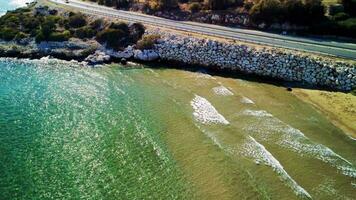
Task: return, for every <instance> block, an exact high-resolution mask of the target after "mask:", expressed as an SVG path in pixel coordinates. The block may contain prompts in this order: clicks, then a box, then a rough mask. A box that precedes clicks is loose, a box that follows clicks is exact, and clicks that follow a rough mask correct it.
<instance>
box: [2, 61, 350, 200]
mask: <svg viewBox="0 0 356 200" xmlns="http://www.w3.org/2000/svg"><path fill="white" fill-rule="evenodd" d="M0 81H1V82H0V199H303V198H310V197H311V198H313V199H353V198H354V196H356V180H355V177H356V168H355V163H356V156H355V155H356V153H355V152H356V143H355V141H353V140H351V139H350V138H348V137H346V136H344V134H343V133H342V132H341V131H340V130H339V129H338V128H336V127H334V126H333V125H332V124H331V123H330V122H328V121H327V120H326V119H325V118H324V117H323V116H322V115H320V114H319V113H318V112H316V111H315V110H314V109H312V107H310V106H309V105H307V104H305V103H303V102H301V101H299V100H298V99H296V98H295V97H294V96H292V95H291V94H290V93H288V92H286V91H285V90H284V89H283V88H279V87H277V86H273V85H268V84H263V83H255V82H250V81H245V80H240V79H232V78H222V77H218V76H210V75H207V74H204V73H201V72H188V71H179V70H173V69H148V68H142V66H140V65H136V66H133V68H123V67H120V66H105V67H102V68H87V67H82V66H79V65H78V64H76V63H68V62H62V61H56V60H41V61H26V60H25V61H24V60H22V61H18V60H13V59H1V60H0Z"/></svg>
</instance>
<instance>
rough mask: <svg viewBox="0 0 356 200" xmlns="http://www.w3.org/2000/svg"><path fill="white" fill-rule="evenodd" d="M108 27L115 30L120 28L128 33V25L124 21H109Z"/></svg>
mask: <svg viewBox="0 0 356 200" xmlns="http://www.w3.org/2000/svg"><path fill="white" fill-rule="evenodd" d="M109 28H111V29H117V30H122V31H123V32H124V33H126V34H128V33H129V26H128V25H127V24H126V23H124V22H119V23H111V24H110V26H109Z"/></svg>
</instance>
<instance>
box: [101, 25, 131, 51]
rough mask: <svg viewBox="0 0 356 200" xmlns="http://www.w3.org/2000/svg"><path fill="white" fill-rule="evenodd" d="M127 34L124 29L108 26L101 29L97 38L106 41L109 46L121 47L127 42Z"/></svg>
mask: <svg viewBox="0 0 356 200" xmlns="http://www.w3.org/2000/svg"><path fill="white" fill-rule="evenodd" d="M125 36H127V35H126V34H125V33H124V32H123V31H122V30H119V29H110V28H108V29H105V30H103V31H100V32H99V33H98V34H97V35H96V39H97V40H98V41H99V42H101V43H106V45H107V46H108V47H111V48H114V49H120V48H121V47H123V46H124V45H125V44H126V42H127V41H126V38H125Z"/></svg>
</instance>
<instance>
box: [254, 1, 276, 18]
mask: <svg viewBox="0 0 356 200" xmlns="http://www.w3.org/2000/svg"><path fill="white" fill-rule="evenodd" d="M250 15H251V17H252V19H253V20H254V21H256V22H262V21H263V22H268V23H273V22H278V21H280V20H281V18H282V7H281V2H280V1H279V0H260V1H259V2H258V3H257V4H255V5H253V6H252V8H251V10H250Z"/></svg>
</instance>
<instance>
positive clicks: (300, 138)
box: [243, 110, 356, 177]
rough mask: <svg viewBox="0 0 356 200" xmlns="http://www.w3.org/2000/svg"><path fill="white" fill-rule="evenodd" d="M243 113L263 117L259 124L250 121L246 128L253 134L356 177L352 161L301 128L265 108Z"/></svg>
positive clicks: (355, 169)
mask: <svg viewBox="0 0 356 200" xmlns="http://www.w3.org/2000/svg"><path fill="white" fill-rule="evenodd" d="M243 114H245V115H250V116H255V117H257V118H259V119H261V120H258V121H257V124H254V123H250V124H249V126H248V127H247V128H245V129H246V130H248V131H249V132H250V133H251V134H254V135H255V136H257V137H259V138H260V139H263V140H276V141H274V142H275V143H276V144H278V145H280V146H282V147H284V148H287V149H290V150H292V151H294V152H297V153H298V154H300V155H302V156H311V157H313V158H316V159H318V160H321V161H323V162H325V163H329V164H330V165H331V166H333V167H336V168H337V169H338V170H340V171H341V173H342V174H344V175H346V176H349V177H356V168H355V167H354V166H353V164H352V163H350V162H349V161H348V160H346V159H345V158H343V157H342V156H340V155H338V154H337V153H335V152H334V151H333V150H331V149H330V148H328V147H327V146H325V145H322V144H317V143H314V142H312V141H311V140H310V139H309V138H308V137H306V136H305V135H304V134H303V132H301V131H300V130H299V129H296V128H293V127H292V126H290V125H288V124H286V123H284V122H283V121H281V120H279V119H278V118H276V117H273V115H272V114H270V113H268V112H266V111H264V110H259V111H256V110H254V111H252V110H245V111H243ZM271 138H273V139H271ZM276 138H277V139H276Z"/></svg>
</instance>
